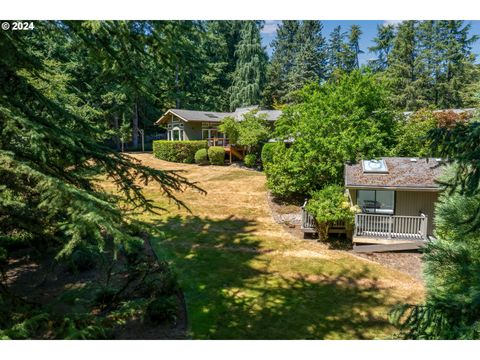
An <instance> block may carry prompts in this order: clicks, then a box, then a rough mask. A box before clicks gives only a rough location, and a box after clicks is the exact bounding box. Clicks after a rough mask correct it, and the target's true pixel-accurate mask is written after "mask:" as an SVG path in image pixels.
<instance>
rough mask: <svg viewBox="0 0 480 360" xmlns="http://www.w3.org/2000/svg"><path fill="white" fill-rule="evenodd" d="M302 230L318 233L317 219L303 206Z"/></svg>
mask: <svg viewBox="0 0 480 360" xmlns="http://www.w3.org/2000/svg"><path fill="white" fill-rule="evenodd" d="M302 230H304V231H305V230H307V231H312V232H314V231H316V226H315V218H314V217H313V216H312V214H310V213H309V212H308V211H307V210H305V207H304V206H302Z"/></svg>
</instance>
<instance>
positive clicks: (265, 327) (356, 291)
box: [152, 215, 393, 339]
mask: <svg viewBox="0 0 480 360" xmlns="http://www.w3.org/2000/svg"><path fill="white" fill-rule="evenodd" d="M152 225H153V227H154V229H155V233H156V234H155V236H154V237H153V239H152V246H153V247H154V249H155V251H156V252H157V254H159V255H160V256H161V257H164V258H166V259H168V260H170V261H171V263H172V265H173V267H174V268H175V269H176V271H177V272H178V274H179V280H180V284H181V286H182V288H183V290H184V293H185V297H186V302H187V307H188V313H189V314H188V315H189V319H190V328H191V329H190V330H191V335H192V337H194V338H198V339H325V338H330V339H369V338H375V337H385V336H388V335H389V334H390V333H391V332H392V330H393V328H392V327H391V326H390V325H389V323H388V321H387V319H386V313H387V311H388V308H389V306H390V305H391V303H392V298H391V295H390V292H389V290H388V289H386V288H381V286H380V285H379V282H378V279H376V278H375V274H373V273H372V272H371V271H372V270H371V268H370V267H367V266H366V265H363V266H358V264H357V266H349V264H339V263H338V262H335V261H331V260H327V259H322V258H319V257H316V258H301V257H297V258H295V257H293V258H292V257H289V256H286V255H285V254H280V253H279V252H278V251H275V250H274V249H268V248H265V247H264V245H263V243H262V240H261V239H258V238H257V237H256V236H255V234H254V233H253V229H254V228H255V225H256V224H255V222H254V221H252V220H247V219H239V218H233V217H227V218H224V219H210V218H201V217H198V216H193V215H186V216H180V215H177V216H172V217H168V218H165V219H163V220H161V221H155V222H154V223H152Z"/></svg>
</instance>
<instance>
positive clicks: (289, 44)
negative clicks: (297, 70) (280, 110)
mask: <svg viewBox="0 0 480 360" xmlns="http://www.w3.org/2000/svg"><path fill="white" fill-rule="evenodd" d="M299 27H300V22H299V21H297V20H285V21H282V23H281V24H280V25H279V26H278V28H277V32H276V37H275V39H274V40H273V41H272V43H271V47H272V59H271V61H270V63H269V64H268V66H267V80H266V85H265V91H264V105H266V106H269V107H271V106H273V105H278V104H282V103H284V102H285V100H286V98H285V97H286V95H287V93H288V85H289V84H288V76H289V73H290V71H291V70H292V67H293V64H294V59H295V57H296V54H297V52H298V47H299V45H300V44H299V43H298V42H297V38H298V31H299Z"/></svg>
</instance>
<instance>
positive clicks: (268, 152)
mask: <svg viewBox="0 0 480 360" xmlns="http://www.w3.org/2000/svg"><path fill="white" fill-rule="evenodd" d="M281 145H282V143H266V144H264V145H263V147H262V156H261V159H262V163H263V165H266V164H268V163H271V162H272V161H273V153H274V151H275V147H277V146H281Z"/></svg>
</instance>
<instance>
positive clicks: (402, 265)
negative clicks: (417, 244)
mask: <svg viewBox="0 0 480 360" xmlns="http://www.w3.org/2000/svg"><path fill="white" fill-rule="evenodd" d="M352 255H355V256H358V257H361V258H364V259H367V260H370V261H374V262H377V263H379V264H382V265H385V266H388V267H391V268H393V269H396V270H399V271H402V272H404V273H407V274H408V275H410V276H411V277H413V278H415V279H417V280H420V281H422V282H423V276H422V254H421V253H420V252H413V251H412V252H400V251H398V252H385V253H352Z"/></svg>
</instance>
